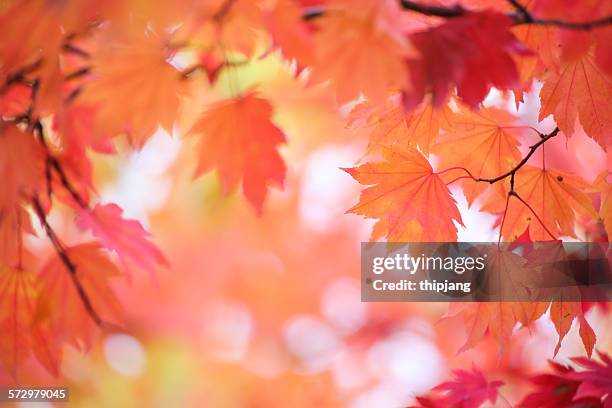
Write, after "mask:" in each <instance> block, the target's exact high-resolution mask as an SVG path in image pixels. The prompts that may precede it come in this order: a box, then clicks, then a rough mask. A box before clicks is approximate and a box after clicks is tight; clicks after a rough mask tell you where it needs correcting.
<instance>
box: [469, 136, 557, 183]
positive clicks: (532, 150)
mask: <svg viewBox="0 0 612 408" xmlns="http://www.w3.org/2000/svg"><path fill="white" fill-rule="evenodd" d="M558 133H559V128H558V127H557V128H555V129H554V130H553V131H552V132H550V133H549V134H547V135H540V140H539V141H538V142H537V143H536V144H534V145H533V146H531V147H530V148H529V152H528V153H527V154H526V155H525V157H523V159H522V160H521V161H520V162H519V163H518V164H517V165H516V166H514V168H513V169H512V170H510V171H508V172H507V173H504V174H502V175H500V176H497V177H494V178H477V179H475V180H476V181H483V182H486V183H489V184H493V183H496V182H498V181H500V180H503V179H505V178H507V177H511V179H510V182H511V186H510V187H511V190H514V176H515V174H516V172H517V171H519V170H520V168H521V167H523V166H524V165H525V163H527V161H528V160H529V158H530V157H531V156H533V154H534V153H535V152H536V150H538V148H539V147H540V146H542V145H543V144H544V143H546V141H547V140H548V139H550V138H553V137H555V136H557V134H558Z"/></svg>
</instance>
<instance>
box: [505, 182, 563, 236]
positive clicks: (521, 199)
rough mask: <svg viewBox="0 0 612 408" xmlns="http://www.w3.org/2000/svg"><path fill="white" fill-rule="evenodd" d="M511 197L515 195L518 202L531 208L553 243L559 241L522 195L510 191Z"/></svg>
mask: <svg viewBox="0 0 612 408" xmlns="http://www.w3.org/2000/svg"><path fill="white" fill-rule="evenodd" d="M508 194H509V195H513V196H514V197H516V198H518V200H519V201H520V202H521V203H523V204H524V205H525V207H527V208H529V211H531V213H532V214H533V216H534V217H536V219H537V220H538V222H539V223H540V225H541V226H542V228H544V231H546V232H547V233H548V235H550V237H551V238H552V239H553V241H556V240H557V237H555V236H554V235H553V233H552V232H550V230H549V229H548V228H547V227H546V224H544V221H542V219H541V218H540V217H539V216H538V214H536V212H535V211H534V210H533V208H531V206H530V205H529V204H528V203H527V201H525V200H523V197H521V196H520V195H518V193H517V192H516V191H510V192H509V193H508Z"/></svg>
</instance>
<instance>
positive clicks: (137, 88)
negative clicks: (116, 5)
mask: <svg viewBox="0 0 612 408" xmlns="http://www.w3.org/2000/svg"><path fill="white" fill-rule="evenodd" d="M170 56H171V55H170V54H169V51H168V50H167V48H166V46H165V44H164V42H163V39H162V38H159V37H158V36H156V35H155V34H153V33H149V34H148V35H146V36H145V35H142V36H141V37H138V38H133V39H132V41H129V42H126V43H118V44H112V46H107V47H105V48H104V49H102V50H101V51H100V52H98V53H96V54H95V55H94V56H93V60H92V72H93V80H92V81H91V82H88V83H87V84H86V85H85V86H84V90H83V92H82V94H81V95H80V96H79V98H80V99H82V100H83V101H84V102H85V103H86V104H89V105H94V106H95V107H97V112H96V113H97V114H96V122H95V124H96V126H95V132H96V135H97V138H98V139H106V138H108V137H113V136H116V135H118V134H122V133H126V134H127V135H128V137H129V139H130V142H131V143H132V145H133V146H135V147H137V148H140V147H142V146H143V145H144V143H145V142H146V141H147V140H148V139H149V137H150V136H151V135H152V134H153V133H154V132H155V130H156V129H157V127H158V126H161V127H163V128H164V129H166V130H167V131H169V132H171V131H172V126H173V124H174V120H175V117H176V115H177V112H178V108H179V103H180V97H181V96H184V95H186V94H187V81H185V80H184V79H183V78H182V76H181V73H180V72H179V71H177V70H176V69H175V68H174V67H173V66H172V65H170V63H169V62H168V60H169V58H170Z"/></svg>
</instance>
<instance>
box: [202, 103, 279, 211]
mask: <svg viewBox="0 0 612 408" xmlns="http://www.w3.org/2000/svg"><path fill="white" fill-rule="evenodd" d="M272 111H273V108H272V105H270V103H269V102H267V101H266V100H264V99H262V98H260V97H258V96H257V95H256V94H254V93H252V92H249V93H246V94H244V95H241V96H239V97H237V98H234V99H231V100H229V101H221V102H218V103H216V104H214V105H213V106H211V107H210V108H209V109H208V110H207V111H206V112H205V113H204V114H203V115H202V117H201V118H199V119H198V120H197V122H196V123H195V124H194V126H193V128H192V129H191V132H190V133H192V134H202V136H201V138H200V142H199V150H200V157H199V163H198V167H197V170H196V172H195V177H198V176H200V175H202V174H205V173H207V172H208V171H210V170H211V169H212V168H215V167H216V168H217V172H218V174H219V178H220V179H221V185H222V188H223V191H224V193H225V194H228V193H229V192H230V191H232V190H234V189H235V188H236V187H237V185H238V183H239V182H240V180H241V179H242V190H243V192H244V195H245V196H246V198H247V200H249V202H250V203H251V204H252V205H253V206H254V207H255V209H256V211H257V212H258V213H261V210H262V206H263V202H264V200H265V197H266V194H267V190H268V187H269V186H270V185H272V184H276V185H278V186H280V187H282V185H283V183H284V181H285V173H286V168H285V163H284V162H283V159H282V158H281V156H280V154H279V153H278V146H279V145H280V144H282V143H284V142H285V136H284V134H283V132H282V131H281V130H280V129H279V128H278V127H277V126H276V125H275V124H274V123H272V121H271V119H272Z"/></svg>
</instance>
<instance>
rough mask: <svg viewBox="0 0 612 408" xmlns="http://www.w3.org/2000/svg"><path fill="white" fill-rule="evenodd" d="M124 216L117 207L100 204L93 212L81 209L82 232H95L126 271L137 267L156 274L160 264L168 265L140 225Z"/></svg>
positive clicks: (77, 221) (79, 221) (78, 218)
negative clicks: (115, 255) (114, 253)
mask: <svg viewBox="0 0 612 408" xmlns="http://www.w3.org/2000/svg"><path fill="white" fill-rule="evenodd" d="M122 213H123V210H122V209H121V208H120V207H119V206H118V205H116V204H96V206H95V207H94V208H93V209H92V210H91V211H90V210H87V209H84V210H81V212H80V213H79V214H78V216H77V219H76V223H77V225H78V226H79V228H80V229H82V230H91V232H92V234H93V235H94V236H95V237H96V238H98V239H99V240H100V243H101V244H102V245H103V246H104V247H105V248H107V249H110V250H112V251H115V252H116V253H117V255H118V256H119V259H120V260H121V262H122V263H123V264H124V265H125V266H126V268H128V269H129V268H130V267H132V266H135V267H137V268H139V269H141V270H144V271H148V272H149V273H150V274H151V275H154V273H155V268H156V265H167V264H168V262H167V261H166V259H165V258H164V256H163V254H162V253H161V251H160V250H159V249H158V248H157V247H156V246H155V244H153V243H152V242H151V241H150V240H149V236H150V234H149V233H148V232H147V231H145V229H144V228H143V227H142V225H141V224H140V222H138V221H136V220H130V219H126V218H124V217H123V216H122Z"/></svg>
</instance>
